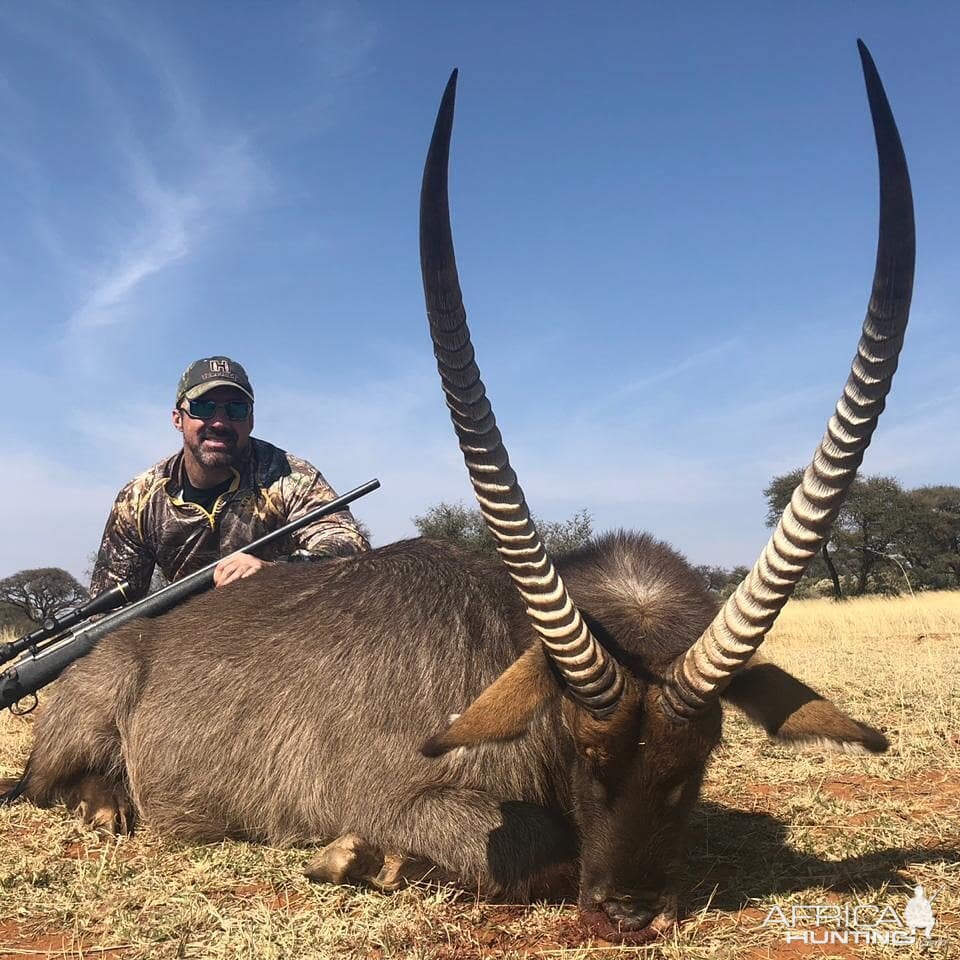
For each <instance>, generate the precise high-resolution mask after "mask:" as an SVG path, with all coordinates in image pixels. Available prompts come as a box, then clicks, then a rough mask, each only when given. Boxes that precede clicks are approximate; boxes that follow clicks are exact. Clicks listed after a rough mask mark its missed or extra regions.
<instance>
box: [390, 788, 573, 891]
mask: <svg viewBox="0 0 960 960" xmlns="http://www.w3.org/2000/svg"><path fill="white" fill-rule="evenodd" d="M393 822H394V823H395V825H396V826H395V829H396V835H395V836H396V838H397V839H399V838H400V837H404V838H406V841H407V843H406V849H405V850H404V851H403V854H404V856H405V857H406V858H407V860H409V861H413V862H421V863H422V862H423V861H429V862H431V863H433V864H436V870H435V871H434V873H432V874H430V877H431V878H436V879H438V880H452V881H454V882H456V883H457V884H458V885H459V886H462V887H464V888H465V889H468V890H477V889H480V890H482V891H483V892H484V893H485V895H488V896H500V895H505V896H516V897H521V898H526V897H527V896H529V891H530V889H531V885H536V884H537V881H538V880H539V879H540V878H541V877H543V876H544V875H545V874H548V873H550V872H551V871H553V870H555V869H556V868H557V867H559V866H560V865H562V864H566V863H569V862H571V861H573V860H575V859H576V857H577V846H576V839H575V838H576V831H575V829H574V827H573V825H572V824H571V823H570V822H569V821H567V820H566V819H564V818H563V817H561V816H559V815H558V814H556V813H554V812H552V811H550V810H548V809H546V808H544V807H541V806H538V805H536V804H533V803H526V802H523V801H517V800H500V799H498V798H496V797H493V796H490V795H489V794H487V793H482V792H481V791H478V790H465V789H458V788H447V789H437V790H432V791H427V792H424V793H421V794H420V795H419V796H417V797H416V798H414V799H413V800H412V801H411V802H410V803H409V804H407V805H406V807H404V808H402V809H400V810H396V811H394V817H393ZM410 838H416V839H417V840H418V841H419V842H417V843H416V844H415V845H414V844H410V843H409V840H410ZM384 846H385V847H386V848H387V849H388V850H391V849H397V847H399V846H400V845H399V844H397V846H396V847H395V846H394V844H393V843H390V842H388V843H385V844H384ZM385 866H386V865H385ZM409 869H410V867H409V866H408V865H406V864H404V865H401V866H399V867H398V872H399V873H400V874H406V873H407V872H408V870H409ZM421 876H422V874H421ZM390 879H391V878H390V876H389V873H388V872H385V874H384V876H383V880H384V881H389V880H390Z"/></svg>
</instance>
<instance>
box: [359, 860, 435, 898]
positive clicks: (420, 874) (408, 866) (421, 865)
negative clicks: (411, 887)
mask: <svg viewBox="0 0 960 960" xmlns="http://www.w3.org/2000/svg"><path fill="white" fill-rule="evenodd" d="M448 879H449V877H443V876H441V875H440V874H439V872H438V869H437V865H436V864H435V863H433V862H432V861H430V860H424V859H422V858H419V857H407V856H404V855H403V854H402V853H388V854H387V855H386V856H385V857H384V858H383V866H382V867H381V869H380V872H379V873H378V874H377V875H376V876H375V877H373V878H372V879H371V881H370V882H371V883H372V884H373V885H374V886H375V887H377V889H379V890H383V892H384V893H392V892H393V891H394V890H399V889H400V888H401V887H404V886H406V885H407V884H408V883H416V882H418V881H420V880H438V881H444V880H448Z"/></svg>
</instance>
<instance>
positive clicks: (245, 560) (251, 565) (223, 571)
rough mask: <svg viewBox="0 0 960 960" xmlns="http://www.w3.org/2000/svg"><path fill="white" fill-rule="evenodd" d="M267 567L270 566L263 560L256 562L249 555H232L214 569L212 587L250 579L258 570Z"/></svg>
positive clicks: (256, 560) (255, 559)
mask: <svg viewBox="0 0 960 960" xmlns="http://www.w3.org/2000/svg"><path fill="white" fill-rule="evenodd" d="M268 566H270V564H268V563H266V562H265V561H264V560H258V559H257V558H256V557H253V556H251V555H250V554H249V553H232V554H230V556H229V557H224V558H223V559H222V560H221V561H220V562H219V563H218V564H217V565H216V567H214V570H213V585H214V586H215V587H222V586H223V585H224V584H227V583H233V581H234V580H243V579H245V578H246V577H252V576H253V575H254V574H255V573H256V572H257V571H258V570H262V569H263V568H264V567H268Z"/></svg>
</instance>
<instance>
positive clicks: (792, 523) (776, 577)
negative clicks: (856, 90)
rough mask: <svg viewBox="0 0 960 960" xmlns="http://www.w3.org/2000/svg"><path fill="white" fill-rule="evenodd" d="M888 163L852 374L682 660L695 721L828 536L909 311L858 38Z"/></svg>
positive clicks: (676, 707)
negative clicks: (750, 555)
mask: <svg viewBox="0 0 960 960" xmlns="http://www.w3.org/2000/svg"><path fill="white" fill-rule="evenodd" d="M857 46H858V48H859V50H860V59H861V61H862V63H863V75H864V79H865V81H866V85H867V97H868V99H869V101H870V113H871V115H872V116H873V130H874V134H875V136H876V141H877V156H878V159H879V164H880V228H879V239H878V242H877V266H876V270H875V272H874V276H873V292H872V294H871V296H870V303H869V305H868V306H867V316H866V319H865V320H864V323H863V333H862V335H861V337H860V342H859V344H858V346H857V353H856V356H855V357H854V358H853V367H852V369H851V371H850V377H849V379H848V380H847V383H846V386H845V387H844V389H843V394H842V396H841V397H840V400H839V401H838V403H837V407H836V411H835V413H834V415H833V416H832V417H831V418H830V422H829V423H828V425H827V432H826V434H825V435H824V437H823V439H822V440H821V441H820V445H819V446H818V447H817V450H816V453H814V455H813V461H812V463H811V464H810V466H809V467H807V469H806V471H805V472H804V475H803V479H802V481H801V482H800V484H799V485H798V486H797V488H796V489H795V490H794V491H793V497H792V498H791V500H790V503H789V505H788V506H787V508H786V510H784V512H783V516H782V517H781V518H780V522H779V523H778V524H777V528H776V530H775V531H774V534H773V536H772V537H771V538H770V540H769V542H768V543H767V545H766V547H765V548H764V551H763V553H762V554H761V555H760V559H759V560H758V561H757V562H756V564H755V565H754V567H753V569H752V570H751V571H750V573H749V574H748V576H747V577H746V579H745V580H744V581H743V582H742V583H741V584H740V585H739V587H738V588H737V590H736V592H735V593H734V594H733V595H732V596H731V597H730V599H729V600H727V602H726V604H725V605H724V606H723V608H722V609H721V611H720V612H719V613H718V614H717V616H716V617H715V618H714V620H713V622H712V623H711V624H710V626H709V627H707V629H706V630H705V631H704V632H703V634H702V635H701V636H700V638H699V639H698V640H697V641H696V642H695V643H694V644H693V646H691V647H690V649H689V650H687V651H686V653H685V654H683V655H682V656H681V657H678V658H677V660H676V661H675V662H674V664H673V667H672V670H671V671H670V673H669V674H668V680H667V682H666V683H665V685H664V688H663V696H662V700H661V703H662V705H663V706H664V709H665V710H666V711H667V713H668V714H670V715H672V716H673V717H675V718H678V719H689V718H690V717H692V716H694V715H695V714H697V713H698V712H699V711H700V710H702V709H703V708H704V707H705V706H706V705H707V704H708V703H710V701H712V700H713V699H714V698H715V697H717V696H718V695H719V694H720V692H721V691H722V690H723V688H724V687H725V686H726V685H727V683H728V682H729V681H730V680H731V678H732V677H733V676H734V674H736V673H737V671H738V670H740V669H741V668H742V667H743V665H744V664H745V663H746V661H747V660H748V659H749V658H750V656H751V655H752V654H753V652H754V651H755V650H756V648H757V647H758V646H759V645H760V643H761V642H762V641H763V638H764V637H765V636H766V634H767V631H768V630H769V629H770V628H771V626H773V622H774V621H775V620H776V618H777V614H779V612H780V610H781V608H782V607H783V605H784V604H785V603H786V602H787V599H788V598H789V597H790V594H791V593H792V592H793V588H794V587H795V586H796V585H797V582H798V581H799V580H800V578H801V576H803V572H804V570H806V568H807V564H808V563H809V562H810V560H811V558H812V557H813V556H814V554H816V553H817V552H818V551H819V550H820V547H821V546H822V544H823V542H824V541H825V540H826V538H827V536H828V535H829V532H830V526H831V524H832V523H833V521H834V519H835V518H836V516H837V512H838V511H839V509H840V505H841V503H842V502H843V498H844V496H845V494H846V492H847V489H848V488H849V486H850V484H851V482H852V481H853V478H854V476H855V474H856V472H857V468H858V467H859V466H860V462H861V460H862V459H863V454H864V451H865V450H866V448H867V446H868V445H869V443H870V438H871V436H872V435H873V431H874V428H875V427H876V425H877V420H878V419H879V417H880V414H881V413H882V412H883V407H884V403H885V402H886V396H887V393H888V392H889V390H890V384H891V382H892V380H893V374H894V372H895V371H896V369H897V359H898V357H899V354H900V348H901V347H902V346H903V335H904V332H905V331H906V327H907V318H908V316H909V313H910V298H911V295H912V292H913V269H914V260H915V257H916V241H915V236H914V223H913V197H912V194H911V191H910V175H909V173H908V171H907V161H906V158H905V157H904V153H903V146H902V144H901V143H900V134H899V133H898V132H897V125H896V123H895V122H894V119H893V113H892V112H891V110H890V104H889V103H888V101H887V95H886V93H884V90H883V84H882V83H881V82H880V76H879V74H878V73H877V68H876V66H875V65H874V62H873V58H872V57H871V56H870V52H869V51H868V50H867V48H866V46H865V45H864V44H863V42H862V41H860V40H858V41H857Z"/></svg>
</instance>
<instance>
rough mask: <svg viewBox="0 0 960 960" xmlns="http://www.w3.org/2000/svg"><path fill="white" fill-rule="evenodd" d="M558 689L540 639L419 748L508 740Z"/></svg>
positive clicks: (435, 752) (434, 753)
mask: <svg viewBox="0 0 960 960" xmlns="http://www.w3.org/2000/svg"><path fill="white" fill-rule="evenodd" d="M558 691H559V687H558V686H557V681H556V680H555V679H554V676H553V671H552V670H551V669H550V665H549V663H548V662H547V658H546V656H545V655H544V652H543V646H542V645H541V643H540V641H539V640H538V641H536V642H535V643H533V644H532V645H531V646H530V647H529V648H528V649H527V651H526V653H524V654H522V655H521V656H520V657H519V658H518V659H516V660H515V661H514V662H513V663H512V664H511V665H510V666H509V667H508V668H507V669H506V670H504V672H503V673H501V674H500V676H499V677H497V679H496V680H494V682H493V683H491V684H490V686H489V687H487V689H486V690H484V691H483V693H481V694H480V696H479V697H477V699H476V700H474V701H473V703H471V704H470V706H469V707H467V709H466V710H464V712H463V713H461V714H460V715H459V716H458V717H456V718H455V719H454V721H453V722H452V723H451V724H450V726H449V727H447V729H446V730H445V731H444V732H443V733H439V734H437V735H436V736H435V737H431V738H430V739H429V740H427V742H426V743H424V744H423V746H422V747H421V748H420V752H421V753H422V754H423V755H424V756H425V757H439V756H440V755H441V754H443V753H446V752H447V751H448V750H453V749H454V748H455V747H469V746H473V745H474V744H477V743H487V742H489V741H491V740H512V739H513V738H514V737H519V736H520V735H521V734H522V733H524V732H525V731H526V729H527V727H528V725H529V724H530V721H531V720H532V719H533V715H534V714H535V713H536V711H537V708H538V707H539V706H540V704H541V703H543V702H544V700H547V699H549V698H550V697H552V696H556V695H557V693H558Z"/></svg>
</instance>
